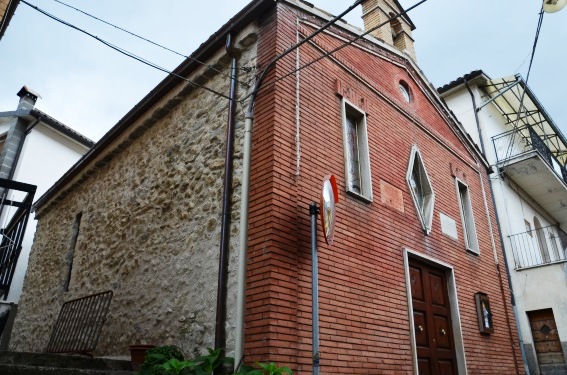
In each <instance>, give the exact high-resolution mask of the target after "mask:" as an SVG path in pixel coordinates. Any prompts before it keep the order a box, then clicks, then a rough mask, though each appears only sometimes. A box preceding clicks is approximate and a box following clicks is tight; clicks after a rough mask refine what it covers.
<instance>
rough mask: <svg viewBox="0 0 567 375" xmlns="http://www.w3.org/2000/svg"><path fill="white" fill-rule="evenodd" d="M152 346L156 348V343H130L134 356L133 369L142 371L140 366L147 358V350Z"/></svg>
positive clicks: (131, 352)
mask: <svg viewBox="0 0 567 375" xmlns="http://www.w3.org/2000/svg"><path fill="white" fill-rule="evenodd" d="M152 348H155V345H142V344H137V345H130V347H129V348H128V349H130V357H131V358H132V370H134V371H140V367H141V366H142V363H144V359H145V358H146V352H147V351H148V350H150V349H152Z"/></svg>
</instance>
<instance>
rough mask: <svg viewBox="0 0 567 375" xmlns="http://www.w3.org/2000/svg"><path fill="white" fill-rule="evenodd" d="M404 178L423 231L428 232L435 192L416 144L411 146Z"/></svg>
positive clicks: (429, 230)
mask: <svg viewBox="0 0 567 375" xmlns="http://www.w3.org/2000/svg"><path fill="white" fill-rule="evenodd" d="M406 179H407V182H408V185H409V188H410V193H411V195H412V198H413V200H414V203H415V207H416V209H417V213H418V215H417V216H418V217H419V220H420V222H421V225H422V226H423V229H424V231H425V233H427V234H429V233H430V232H431V225H432V221H433V203H434V201H435V194H434V193H433V187H432V186H431V181H429V176H428V175H427V171H426V170H425V165H424V164H423V160H422V159H421V154H420V153H419V150H418V149H417V146H413V147H412V150H411V155H410V161H409V166H408V172H407V175H406Z"/></svg>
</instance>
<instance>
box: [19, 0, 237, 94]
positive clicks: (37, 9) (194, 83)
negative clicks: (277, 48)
mask: <svg viewBox="0 0 567 375" xmlns="http://www.w3.org/2000/svg"><path fill="white" fill-rule="evenodd" d="M20 2H21V3H24V4H26V5H27V6H29V7H30V8H32V9H35V10H36V11H38V12H40V13H41V14H43V15H45V16H47V17H49V18H51V19H53V20H55V21H57V22H59V23H62V24H63V25H65V26H68V27H70V28H72V29H75V30H77V31H80V32H81V33H83V34H85V35H88V36H90V37H91V38H93V39H96V40H98V41H99V42H100V43H102V44H104V45H106V46H107V47H110V48H112V49H113V50H115V51H118V52H120V53H122V54H123V55H126V56H128V57H130V58H132V59H134V60H137V61H139V62H141V63H143V64H145V65H147V66H149V67H152V68H154V69H157V70H160V71H162V72H164V73H167V74H168V75H172V76H174V77H176V78H179V79H181V80H183V81H185V82H188V83H190V84H192V85H194V86H196V87H199V88H202V89H203V90H206V91H209V92H211V93H213V94H215V95H217V96H220V97H222V98H225V99H228V100H231V99H230V98H229V97H228V96H226V95H225V94H222V93H220V92H218V91H215V90H213V89H211V88H209V87H207V86H205V85H201V84H200V83H197V82H195V81H192V80H190V79H187V78H185V77H183V76H181V75H179V74H177V73H175V72H173V71H170V70H168V69H166V68H163V67H161V66H159V65H157V64H154V63H152V62H151V61H149V60H146V59H144V58H142V57H140V56H138V55H135V54H134V53H132V52H129V51H127V50H125V49H123V48H121V47H118V46H116V45H114V44H112V43H109V42H107V41H105V40H104V39H101V38H99V37H97V36H96V35H93V34H91V33H89V32H88V31H85V30H83V29H81V28H79V27H77V26H75V25H73V24H70V23H69V22H67V21H65V20H62V19H60V18H58V17H56V16H54V15H52V14H50V13H48V12H46V11H44V10H43V9H40V8H38V7H37V6H35V5H33V4H30V3H28V2H27V1H25V0H21V1H20Z"/></svg>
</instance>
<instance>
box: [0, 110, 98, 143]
mask: <svg viewBox="0 0 567 375" xmlns="http://www.w3.org/2000/svg"><path fill="white" fill-rule="evenodd" d="M1 117H21V118H23V119H25V120H27V121H30V122H31V121H41V122H42V123H43V124H45V125H46V126H49V127H50V128H52V129H53V130H55V131H57V132H59V133H61V134H63V135H64V136H66V137H68V138H71V139H72V140H74V141H75V142H77V143H80V144H82V145H83V146H85V147H88V148H91V147H93V146H94V144H95V143H94V142H93V141H92V140H90V139H89V138H87V137H85V136H84V135H82V134H81V133H79V132H77V131H75V130H73V129H71V128H70V127H68V126H67V125H65V124H63V123H62V122H60V121H58V120H56V119H54V118H53V117H51V116H49V115H48V114H47V113H45V112H43V111H40V110H39V109H37V108H33V109H31V110H29V109H27V110H16V111H10V112H0V118H1Z"/></svg>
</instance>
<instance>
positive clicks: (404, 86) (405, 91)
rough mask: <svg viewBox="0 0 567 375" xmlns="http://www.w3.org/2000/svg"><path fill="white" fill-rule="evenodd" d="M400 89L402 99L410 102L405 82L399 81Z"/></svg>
mask: <svg viewBox="0 0 567 375" xmlns="http://www.w3.org/2000/svg"><path fill="white" fill-rule="evenodd" d="M400 91H401V93H402V96H403V97H404V100H405V101H406V102H408V103H409V102H411V93H410V88H409V85H408V84H407V83H406V82H404V81H400Z"/></svg>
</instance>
